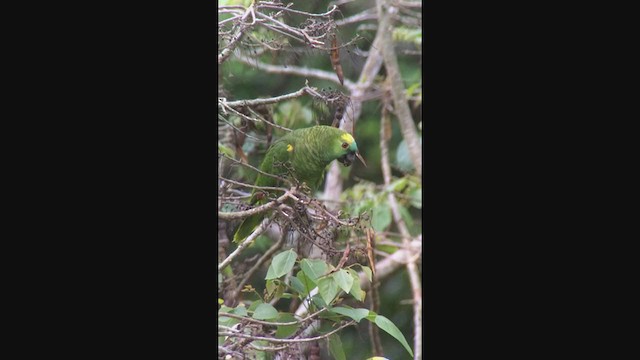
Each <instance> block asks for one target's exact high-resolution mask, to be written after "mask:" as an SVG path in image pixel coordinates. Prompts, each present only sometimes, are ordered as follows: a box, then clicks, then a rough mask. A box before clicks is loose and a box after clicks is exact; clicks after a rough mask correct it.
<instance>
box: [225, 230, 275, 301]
mask: <svg viewBox="0 0 640 360" xmlns="http://www.w3.org/2000/svg"><path fill="white" fill-rule="evenodd" d="M284 238H285V235H284V234H283V236H280V239H279V240H278V242H276V243H275V244H273V246H272V247H270V248H269V250H267V252H265V253H264V255H262V257H260V259H258V261H257V262H256V263H255V264H254V265H253V266H252V267H251V269H249V271H247V273H246V274H245V275H244V277H243V278H242V281H241V282H240V284H239V285H238V287H237V288H236V290H235V292H234V293H233V297H234V298H235V297H236V296H238V294H239V293H240V291H241V290H242V288H243V287H244V285H245V284H246V283H247V282H249V279H250V278H251V276H252V275H253V273H254V272H256V270H258V269H259V268H260V266H262V264H264V262H265V261H267V259H269V258H270V257H271V256H272V255H273V254H274V253H275V252H276V251H278V249H280V248H281V247H282V244H284Z"/></svg>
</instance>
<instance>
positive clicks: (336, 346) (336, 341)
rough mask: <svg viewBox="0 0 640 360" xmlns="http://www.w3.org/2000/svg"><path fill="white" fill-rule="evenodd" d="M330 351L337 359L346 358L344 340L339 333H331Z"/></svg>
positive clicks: (343, 359)
mask: <svg viewBox="0 0 640 360" xmlns="http://www.w3.org/2000/svg"><path fill="white" fill-rule="evenodd" d="M328 341H329V352H330V353H331V355H333V358H334V359H335V360H346V359H347V358H346V357H345V355H344V349H343V347H342V341H341V340H340V337H339V336H338V335H337V334H331V335H329V339H328Z"/></svg>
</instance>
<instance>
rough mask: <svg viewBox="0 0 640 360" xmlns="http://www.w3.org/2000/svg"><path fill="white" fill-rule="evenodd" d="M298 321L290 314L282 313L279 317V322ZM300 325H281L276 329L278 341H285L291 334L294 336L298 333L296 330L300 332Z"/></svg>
mask: <svg viewBox="0 0 640 360" xmlns="http://www.w3.org/2000/svg"><path fill="white" fill-rule="evenodd" d="M296 320H297V319H296V318H295V317H294V316H293V315H292V314H289V313H281V314H280V315H279V316H278V320H277V322H283V323H286V322H292V321H296ZM299 326H300V325H296V324H294V325H280V326H278V327H276V337H277V338H278V339H284V338H286V337H288V336H289V335H291V334H294V333H295V332H296V330H298V327H299Z"/></svg>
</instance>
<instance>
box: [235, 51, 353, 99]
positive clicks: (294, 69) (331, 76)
mask: <svg viewBox="0 0 640 360" xmlns="http://www.w3.org/2000/svg"><path fill="white" fill-rule="evenodd" d="M236 59H238V60H240V61H242V62H243V63H245V64H247V65H250V66H255V67H256V68H257V69H260V70H264V71H266V72H268V73H272V74H289V75H297V76H302V77H305V78H316V79H321V80H328V81H332V82H335V83H336V84H340V80H338V77H337V76H336V74H335V73H333V72H329V71H324V70H318V69H310V68H305V67H299V66H287V67H284V66H280V65H271V64H266V63H263V62H260V61H257V60H255V59H252V58H250V57H247V56H243V55H238V56H237V57H236ZM354 86H355V84H354V83H353V81H351V80H349V79H344V87H346V88H347V89H349V91H351V89H353V87H354Z"/></svg>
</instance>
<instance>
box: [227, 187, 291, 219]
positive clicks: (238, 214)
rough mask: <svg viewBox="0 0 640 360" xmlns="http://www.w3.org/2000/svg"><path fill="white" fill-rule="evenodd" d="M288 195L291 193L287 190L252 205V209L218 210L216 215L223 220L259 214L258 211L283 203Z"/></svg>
mask: <svg viewBox="0 0 640 360" xmlns="http://www.w3.org/2000/svg"><path fill="white" fill-rule="evenodd" d="M290 197H291V193H290V192H289V191H287V192H286V193H285V194H284V195H282V196H280V197H279V198H277V199H276V200H272V201H269V202H268V203H266V204H264V205H260V206H258V207H254V208H253V209H250V210H244V211H236V212H221V211H218V217H219V218H220V219H223V220H236V219H243V218H246V217H249V216H251V215H255V214H260V213H263V212H266V211H267V210H270V209H273V208H274V207H276V206H278V205H280V204H282V203H284V201H285V200H286V199H288V198H290Z"/></svg>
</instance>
